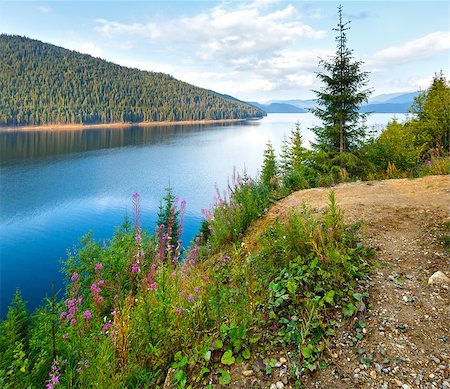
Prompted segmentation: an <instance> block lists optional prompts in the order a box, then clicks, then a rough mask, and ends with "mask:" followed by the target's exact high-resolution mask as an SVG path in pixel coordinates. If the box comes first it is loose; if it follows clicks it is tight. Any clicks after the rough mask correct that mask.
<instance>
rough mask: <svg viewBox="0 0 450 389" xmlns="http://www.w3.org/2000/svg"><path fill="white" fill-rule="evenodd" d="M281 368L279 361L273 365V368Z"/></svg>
mask: <svg viewBox="0 0 450 389" xmlns="http://www.w3.org/2000/svg"><path fill="white" fill-rule="evenodd" d="M281 366H283V365H282V363H281V362H280V361H278V362H277V363H275V367H281Z"/></svg>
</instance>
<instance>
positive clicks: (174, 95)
mask: <svg viewBox="0 0 450 389" xmlns="http://www.w3.org/2000/svg"><path fill="white" fill-rule="evenodd" d="M264 115H265V113H264V111H262V110H260V109H258V108H256V107H254V106H251V105H249V104H246V103H244V102H241V101H239V100H236V99H233V98H231V97H229V96H223V95H220V94H218V93H215V92H213V91H210V90H207V89H202V88H198V87H195V86H193V85H190V84H188V83H185V82H182V81H179V80H176V79H175V78H173V77H172V76H170V75H168V74H164V73H154V72H147V71H141V70H138V69H130V68H126V67H123V66H119V65H116V64H113V63H110V62H107V61H105V60H102V59H98V58H94V57H91V56H90V55H87V54H80V53H78V52H75V51H71V50H67V49H64V48H61V47H58V46H54V45H51V44H47V43H43V42H40V41H37V40H33V39H29V38H25V37H20V36H10V35H6V34H2V35H0V126H21V125H46V124H101V123H114V122H147V121H148V122H152V121H187V120H219V119H245V118H251V117H262V116H264Z"/></svg>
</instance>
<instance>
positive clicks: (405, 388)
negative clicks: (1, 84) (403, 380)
mask: <svg viewBox="0 0 450 389" xmlns="http://www.w3.org/2000/svg"><path fill="white" fill-rule="evenodd" d="M402 389H411V387H410V386H409V385H408V384H403V385H402Z"/></svg>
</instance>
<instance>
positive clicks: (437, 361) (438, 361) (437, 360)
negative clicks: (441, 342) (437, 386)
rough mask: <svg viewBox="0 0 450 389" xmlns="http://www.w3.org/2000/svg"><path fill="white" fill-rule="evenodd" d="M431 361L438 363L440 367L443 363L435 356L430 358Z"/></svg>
mask: <svg viewBox="0 0 450 389" xmlns="http://www.w3.org/2000/svg"><path fill="white" fill-rule="evenodd" d="M430 359H431V360H432V361H433V362H434V363H437V364H438V365H439V364H440V363H441V360H440V359H439V358H436V357H435V356H434V355H432V356H431V357H430Z"/></svg>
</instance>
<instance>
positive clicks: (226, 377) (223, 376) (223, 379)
mask: <svg viewBox="0 0 450 389" xmlns="http://www.w3.org/2000/svg"><path fill="white" fill-rule="evenodd" d="M219 373H220V377H219V384H220V385H229V384H230V382H231V375H230V373H229V372H228V371H226V370H222V369H219Z"/></svg>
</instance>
